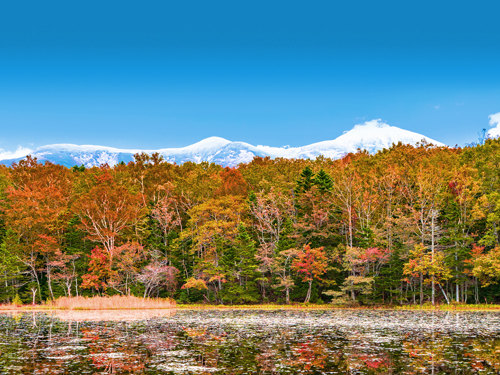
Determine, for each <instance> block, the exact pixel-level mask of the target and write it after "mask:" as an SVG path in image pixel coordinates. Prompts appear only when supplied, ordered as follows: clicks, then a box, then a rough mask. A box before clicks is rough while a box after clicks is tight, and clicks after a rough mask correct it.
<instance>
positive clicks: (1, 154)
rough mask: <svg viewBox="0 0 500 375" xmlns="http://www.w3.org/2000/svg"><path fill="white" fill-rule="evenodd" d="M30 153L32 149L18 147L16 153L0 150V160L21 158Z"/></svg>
mask: <svg viewBox="0 0 500 375" xmlns="http://www.w3.org/2000/svg"><path fill="white" fill-rule="evenodd" d="M32 152H33V150H32V149H30V148H27V147H21V146H19V147H18V148H17V150H16V151H5V150H4V149H2V148H0V160H5V159H16V158H22V157H23V156H26V155H29V154H30V153H32Z"/></svg>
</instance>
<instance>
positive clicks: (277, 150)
mask: <svg viewBox="0 0 500 375" xmlns="http://www.w3.org/2000/svg"><path fill="white" fill-rule="evenodd" d="M422 141H425V142H427V143H432V144H434V145H436V146H444V145H443V144H442V143H440V142H437V141H435V140H433V139H430V138H428V137H425V136H423V135H421V134H418V133H414V132H411V131H408V130H404V129H400V128H398V127H395V126H389V125H387V124H386V123H384V122H382V121H381V120H372V121H368V122H365V123H364V124H361V125H356V126H354V128H353V129H351V130H349V131H347V132H344V134H342V135H341V136H340V137H338V138H336V139H334V140H332V141H324V142H318V143H313V144H311V145H308V146H303V147H270V146H260V145H259V146H252V145H251V144H249V143H245V142H231V141H228V140H226V139H224V138H219V137H210V138H207V139H204V140H202V141H200V142H198V143H195V144H193V145H190V146H187V147H181V148H164V149H160V150H121V149H117V148H112V147H104V146H77V145H71V144H58V145H50V146H43V147H39V148H37V149H35V150H33V151H32V152H31V153H30V154H31V155H32V156H34V157H37V158H38V160H39V161H42V162H43V161H45V160H48V161H51V162H52V163H56V164H62V165H65V166H67V167H71V166H74V165H82V164H83V165H85V166H86V167H92V166H98V165H101V164H108V165H110V166H113V165H115V164H117V163H119V162H121V161H123V162H125V163H128V162H129V161H132V160H133V159H134V157H133V155H134V154H136V153H138V152H146V153H149V154H151V153H153V152H158V153H160V154H161V155H162V156H163V157H164V158H165V160H166V161H168V162H170V163H174V162H175V163H177V164H182V163H185V162H187V161H193V162H201V161H208V162H213V163H216V164H220V165H223V166H235V165H238V164H240V163H246V162H250V161H251V160H252V159H253V157H254V156H262V157H264V156H270V157H271V158H277V157H283V158H290V159H298V158H301V159H304V158H316V157H318V156H320V155H323V156H325V157H329V158H333V159H336V158H339V157H342V155H345V154H347V153H349V152H355V151H356V150H357V149H362V150H363V149H364V150H367V151H368V152H370V153H375V152H377V151H378V150H381V149H383V148H389V147H391V145H392V144H393V143H398V142H402V143H404V144H411V145H415V144H416V143H418V142H422ZM21 159H22V158H16V159H3V160H0V163H2V164H5V165H11V164H12V163H14V162H17V161H19V160H21Z"/></svg>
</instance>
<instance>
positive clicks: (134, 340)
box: [0, 310, 500, 374]
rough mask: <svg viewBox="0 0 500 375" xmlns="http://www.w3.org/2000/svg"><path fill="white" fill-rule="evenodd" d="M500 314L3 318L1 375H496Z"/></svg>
mask: <svg viewBox="0 0 500 375" xmlns="http://www.w3.org/2000/svg"><path fill="white" fill-rule="evenodd" d="M499 323H500V315H499V314H498V313H461V314H450V313H427V312H395V311H385V312H370V311H361V312H357V311H328V312H318V311H310V312H303V311H296V312H294V311H285V312H277V311H233V312H230V311H177V312H175V311H169V310H147V311H98V312H89V311H54V312H48V313H1V314H0V374H26V373H30V374H72V373H75V374H85V373H88V374H95V373H103V374H130V373H133V374H160V373H161V374H297V373H301V374H330V373H331V374H335V373H336V374H422V373H426V374H477V373H481V374H497V373H498V372H499V371H500V324H499Z"/></svg>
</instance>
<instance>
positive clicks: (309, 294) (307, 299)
mask: <svg viewBox="0 0 500 375" xmlns="http://www.w3.org/2000/svg"><path fill="white" fill-rule="evenodd" d="M311 287H312V280H309V289H307V294H306V299H305V301H304V303H308V302H309V300H310V299H311Z"/></svg>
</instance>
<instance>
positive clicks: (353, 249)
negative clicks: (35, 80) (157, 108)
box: [0, 140, 500, 304]
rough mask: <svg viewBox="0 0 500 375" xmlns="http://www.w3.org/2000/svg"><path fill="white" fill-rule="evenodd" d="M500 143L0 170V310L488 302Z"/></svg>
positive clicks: (495, 256) (494, 278)
mask: <svg viewBox="0 0 500 375" xmlns="http://www.w3.org/2000/svg"><path fill="white" fill-rule="evenodd" d="M498 165H500V141H499V140H488V141H486V142H485V143H484V144H482V145H475V146H471V147H466V148H447V147H434V146H432V145H427V144H422V145H418V146H416V147H414V146H409V145H402V144H398V145H393V146H392V147H391V148H390V149H388V150H382V151H380V152H378V153H376V154H375V155H370V154H369V153H367V152H365V151H359V152H357V153H352V154H349V155H345V156H344V157H343V158H341V159H339V160H331V159H327V158H323V157H319V158H317V159H316V160H287V159H280V158H278V159H275V160H272V159H271V158H259V157H256V158H255V159H254V160H253V161H252V162H250V163H246V164H241V165H238V166H236V167H231V168H229V167H228V168H223V167H221V166H218V165H215V164H213V163H208V162H201V163H192V162H186V163H184V164H182V165H176V164H170V163H168V162H166V161H165V160H163V158H162V157H161V156H160V155H158V154H154V155H147V154H138V155H136V156H135V160H134V161H133V162H130V163H129V164H127V165H125V164H123V163H122V164H118V165H115V166H108V165H102V166H100V167H92V168H85V167H83V166H80V167H77V166H75V167H72V168H66V167H63V166H60V165H54V164H51V163H49V162H45V163H40V162H38V161H37V160H36V159H33V158H31V157H27V158H26V160H23V161H20V162H19V163H17V164H14V165H12V167H9V168H7V167H0V201H1V210H0V277H1V280H0V281H1V283H0V300H1V301H4V302H10V301H12V300H14V299H16V301H19V300H20V301H22V303H33V304H35V303H40V302H43V301H46V300H56V299H58V298H60V297H67V298H72V297H81V296H85V297H91V296H103V297H104V296H113V295H119V296H140V297H146V298H147V297H150V298H156V297H159V298H161V297H171V298H175V299H176V300H178V301H180V302H184V303H190V302H204V303H218V304H245V303H259V302H277V303H293V302H299V301H300V302H302V301H305V302H320V303H321V302H327V301H328V302H333V303H342V304H379V303H382V304H423V303H426V302H431V303H433V302H434V303H450V304H451V303H452V302H454V301H455V302H461V303H468V302H474V303H480V302H481V303H483V302H493V301H495V302H498V301H499V298H500V297H498V293H496V292H495V289H494V288H495V284H496V283H498V281H499V280H500V273H499V272H498V270H499V269H500V250H499V249H500V233H499V229H498V228H499V227H500V179H499V178H498Z"/></svg>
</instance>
